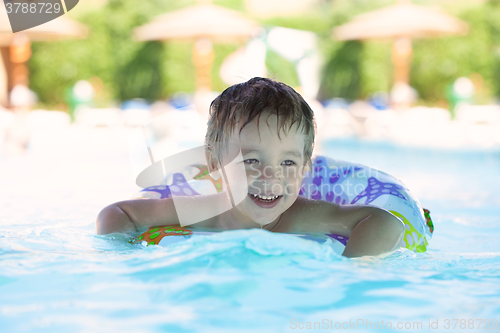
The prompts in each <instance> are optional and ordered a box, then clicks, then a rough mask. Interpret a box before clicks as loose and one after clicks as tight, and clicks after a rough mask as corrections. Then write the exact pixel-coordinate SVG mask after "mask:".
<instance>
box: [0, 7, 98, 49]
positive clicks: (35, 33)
mask: <svg viewBox="0 0 500 333" xmlns="http://www.w3.org/2000/svg"><path fill="white" fill-rule="evenodd" d="M4 16H5V17H4ZM20 34H22V35H25V36H27V37H28V38H29V39H30V40H32V41H51V40H60V39H67V38H85V37H87V34H88V30H87V28H86V27H85V26H84V25H83V24H81V23H78V22H76V21H74V20H72V19H70V18H67V17H66V16H60V17H58V18H56V19H54V20H52V21H49V22H47V23H44V24H40V25H38V26H36V27H33V28H30V29H27V30H24V31H22V32H18V33H15V34H14V33H12V29H11V27H10V23H9V20H8V17H7V13H6V12H4V11H1V10H0V46H9V45H10V44H11V42H12V40H13V38H14V37H15V36H17V35H20Z"/></svg>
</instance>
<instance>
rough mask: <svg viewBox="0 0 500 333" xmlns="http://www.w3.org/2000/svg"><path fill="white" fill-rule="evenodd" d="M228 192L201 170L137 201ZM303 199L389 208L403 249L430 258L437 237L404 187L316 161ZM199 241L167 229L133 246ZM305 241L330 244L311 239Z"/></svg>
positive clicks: (339, 241)
mask: <svg viewBox="0 0 500 333" xmlns="http://www.w3.org/2000/svg"><path fill="white" fill-rule="evenodd" d="M223 190H224V185H223V182H222V179H221V178H219V179H218V180H214V179H213V178H212V177H210V175H209V172H208V169H207V167H206V166H205V165H200V164H195V165H191V166H189V167H187V168H185V170H182V171H181V172H178V173H174V174H171V175H168V176H167V177H166V178H165V179H164V180H163V182H162V184H159V185H157V186H150V187H147V188H145V189H143V190H142V191H141V192H140V193H139V195H138V196H137V197H139V198H155V199H164V198H170V197H172V195H176V196H192V195H200V194H215V193H218V192H221V191H223ZM299 195H301V196H303V197H307V198H309V199H313V200H325V201H328V202H333V203H337V204H339V205H372V206H376V207H379V208H383V209H385V210H387V211H389V212H391V213H392V214H394V215H395V216H396V217H398V218H399V219H400V220H401V221H402V222H403V223H404V226H405V235H404V238H403V240H402V243H401V247H402V248H406V249H408V250H411V251H413V252H425V251H426V250H427V245H428V244H429V241H430V238H431V237H432V233H433V231H434V226H433V224H432V220H431V218H430V213H429V211H428V210H426V209H422V207H421V205H420V203H419V202H418V200H417V198H415V197H414V196H413V195H412V194H411V193H410V191H409V190H408V188H406V186H405V185H404V184H403V183H402V182H401V181H399V180H398V179H396V178H394V177H393V176H391V175H389V174H387V173H384V172H382V171H378V170H376V169H373V168H369V167H367V166H364V165H361V164H356V163H350V162H346V161H341V160H334V159H332V158H328V157H325V156H316V157H315V158H313V160H312V169H311V170H310V172H308V174H307V175H306V176H305V177H304V180H303V182H302V186H301V189H300V193H299ZM196 234H200V233H198V232H197V233H196ZM201 234H208V233H201ZM193 235H194V234H193V232H192V231H191V230H189V229H188V228H183V227H180V226H163V227H155V228H150V229H149V230H148V231H146V232H145V233H143V234H141V235H140V236H139V237H137V238H135V239H133V240H132V242H144V241H145V242H146V243H147V244H148V245H153V244H156V245H163V246H165V245H169V244H172V243H176V242H179V241H182V240H185V239H186V238H190V237H192V236H193ZM326 235H327V236H329V238H330V239H332V242H334V243H335V246H336V247H337V249H336V250H337V251H341V250H342V249H340V250H339V246H340V247H342V248H343V247H345V245H346V244H347V241H348V238H347V237H345V236H340V235H335V234H326ZM167 236H175V237H167ZM302 237H304V238H308V239H313V240H316V241H320V242H322V241H323V242H324V241H325V240H324V239H322V240H319V239H315V238H313V237H310V236H309V235H302Z"/></svg>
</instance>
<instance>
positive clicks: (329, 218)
mask: <svg viewBox="0 0 500 333" xmlns="http://www.w3.org/2000/svg"><path fill="white" fill-rule="evenodd" d="M381 212H382V214H383V212H384V211H383V210H381V209H378V208H376V207H373V206H359V205H342V206H341V205H337V204H335V203H331V202H327V201H324V200H311V199H307V198H304V197H298V198H297V200H296V201H295V202H294V204H293V205H292V206H291V207H290V208H289V209H288V210H287V211H286V212H285V213H284V216H283V220H284V222H285V221H286V222H285V223H283V226H282V228H286V229H287V230H286V231H285V230H279V231H280V232H290V233H301V234H307V233H309V234H314V233H319V234H324V233H326V232H333V233H336V234H339V235H343V236H347V237H349V235H350V234H351V231H352V229H354V227H355V226H356V225H357V224H358V223H359V222H360V221H361V220H363V219H365V218H366V217H368V216H369V215H371V214H374V213H377V214H378V213H381ZM387 214H389V213H387Z"/></svg>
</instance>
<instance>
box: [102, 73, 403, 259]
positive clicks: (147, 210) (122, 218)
mask: <svg viewBox="0 0 500 333" xmlns="http://www.w3.org/2000/svg"><path fill="white" fill-rule="evenodd" d="M314 135H315V123H314V116H313V112H312V110H311V109H310V107H309V106H308V105H307V103H306V102H305V101H304V99H303V98H302V97H301V96H300V95H299V94H298V93H297V92H295V91H294V90H293V89H292V88H290V87H289V86H287V85H285V84H283V83H280V82H276V81H273V80H269V79H264V78H253V79H251V80H249V81H247V82H245V83H242V84H237V85H234V86H232V87H229V88H228V89H226V90H225V91H224V92H223V93H222V94H221V95H219V96H218V97H217V98H216V99H215V100H214V101H213V102H212V104H211V106H210V118H209V121H208V129H207V134H206V140H205V141H206V153H207V157H208V161H209V162H208V166H209V168H210V169H211V170H216V169H217V168H218V167H217V166H218V165H223V164H224V163H226V162H227V161H228V160H231V158H229V157H228V156H227V155H228V151H229V150H231V151H234V149H233V148H234V147H237V150H238V151H239V152H240V153H241V156H242V162H241V163H242V164H243V166H244V170H245V173H246V179H237V181H239V184H240V185H243V189H244V192H245V193H244V195H243V197H242V200H240V201H239V202H236V203H233V207H232V208H231V209H229V210H227V211H225V212H223V213H221V214H218V215H217V216H214V217H212V218H208V219H205V220H203V221H201V222H198V223H195V224H192V225H190V226H189V229H191V230H193V231H206V230H211V231H214V230H220V231H222V230H233V229H251V228H259V227H260V228H262V229H266V230H268V231H272V232H282V233H296V234H311V235H312V236H315V237H323V238H326V237H327V236H325V234H327V233H334V234H338V235H341V236H345V237H348V238H349V241H348V243H347V245H346V247H345V250H344V252H343V255H344V256H346V257H359V256H365V255H380V254H386V253H390V252H393V251H394V250H396V249H398V248H399V245H400V244H401V240H402V237H403V235H404V226H403V223H402V222H401V221H400V220H399V219H397V218H396V217H395V216H394V215H392V214H391V213H389V212H387V211H385V210H382V209H379V208H376V207H371V206H339V205H337V204H333V203H329V202H326V201H318V200H309V199H307V198H304V197H299V196H298V194H299V190H300V186H301V183H302V179H303V176H304V173H305V171H306V169H307V168H309V167H310V164H311V155H312V150H313V146H314ZM231 147H232V148H231ZM230 148H231V149H230ZM242 178H243V177H242ZM239 187H240V188H241V186H239ZM223 196H227V194H226V193H218V194H213V195H209V196H195V197H190V198H186V199H185V200H186V203H187V204H189V205H191V207H192V209H193V210H196V209H199V207H210V203H214V202H217V200H223ZM240 198H241V195H240ZM161 225H179V217H178V215H177V213H176V210H175V206H174V202H173V199H172V198H168V199H151V200H129V201H122V202H118V203H115V204H112V205H110V206H108V207H106V208H104V209H103V210H102V211H101V212H100V213H99V216H98V218H97V222H96V227H97V232H98V233H99V234H106V233H111V232H129V231H138V230H139V229H145V228H149V227H153V226H161Z"/></svg>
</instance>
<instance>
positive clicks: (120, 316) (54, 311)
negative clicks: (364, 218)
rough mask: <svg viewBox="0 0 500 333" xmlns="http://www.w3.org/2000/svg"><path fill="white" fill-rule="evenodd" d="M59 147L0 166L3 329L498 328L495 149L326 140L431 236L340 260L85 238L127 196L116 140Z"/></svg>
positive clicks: (314, 247)
mask: <svg viewBox="0 0 500 333" xmlns="http://www.w3.org/2000/svg"><path fill="white" fill-rule="evenodd" d="M52 134H54V133H52ZM56 134H57V135H55V138H52V139H50V138H49V137H48V136H43V135H40V137H39V141H38V142H39V143H38V145H33V146H32V149H31V151H30V152H29V153H28V154H27V155H25V156H21V157H9V158H7V157H0V171H1V175H0V196H1V197H0V199H1V200H0V327H1V328H2V329H1V330H2V332H23V331H26V332H51V333H52V332H118V331H121V332H235V331H238V332H256V331H259V332H297V331H307V332H311V331H318V332H323V331H325V332H327V331H347V330H358V331H380V329H381V328H386V329H387V330H388V331H394V332H442V331H449V332H460V331H464V332H465V331H467V332H477V331H483V328H486V327H488V326H487V325H489V329H488V330H486V329H485V330H484V331H494V330H493V327H494V326H493V323H494V322H493V320H497V323H498V320H500V246H499V241H498V238H499V237H500V196H499V195H498V189H499V188H500V176H499V171H500V153H499V152H494V151H488V152H486V151H454V152H447V151H438V150H425V149H416V148H403V147H397V146H394V145H389V144H383V143H360V142H357V141H354V140H344V141H343V140H338V141H332V142H327V143H325V144H324V145H323V147H322V148H323V150H324V151H323V153H324V154H325V155H329V156H334V157H337V158H341V159H347V160H353V161H356V162H359V163H363V164H366V165H369V166H372V167H375V168H379V169H382V170H384V171H386V172H389V173H391V174H393V175H394V176H396V177H398V178H400V179H401V180H403V182H405V183H406V185H407V186H408V187H409V188H410V189H411V190H412V191H413V192H414V193H415V194H416V196H417V197H418V198H419V199H420V201H421V203H422V205H423V206H424V207H426V208H429V209H430V210H431V212H432V217H433V220H434V224H435V227H436V230H435V233H434V237H433V239H432V241H431V242H430V246H429V248H428V252H426V253H424V254H414V253H411V252H404V253H399V254H393V255H391V256H390V257H388V258H385V259H374V258H365V259H356V260H348V259H345V258H341V257H339V256H337V255H335V254H334V253H333V252H332V250H331V249H330V248H328V247H327V246H323V245H320V244H316V243H312V242H309V241H305V240H299V239H295V238H293V237H290V236H286V235H276V234H271V233H269V232H266V231H262V230H252V231H232V232H226V233H221V234H218V235H215V236H210V237H203V236H202V237H198V238H193V239H192V240H190V241H188V242H186V243H184V244H179V245H177V246H173V247H171V248H163V247H156V246H151V247H147V248H144V247H142V246H139V245H131V244H128V243H127V242H126V238H125V237H124V236H121V235H116V234H115V235H107V236H98V235H96V234H95V217H96V214H97V212H98V211H99V210H100V209H102V208H103V207H104V206H105V205H107V204H109V203H111V202H115V201H119V200H123V199H127V198H128V197H130V196H132V195H133V194H134V193H135V192H136V191H137V188H136V187H135V185H134V183H133V177H132V175H131V172H130V171H129V162H128V155H127V143H126V142H127V135H128V131H127V130H126V129H114V130H109V129H82V128H76V127H74V128H70V129H67V130H64V131H61V132H60V133H56ZM56 138H59V139H56ZM61 138H64V139H63V140H61ZM82 138H85V140H82ZM51 140H52V141H51ZM453 319H458V321H454V320H453ZM447 320H449V321H447ZM460 320H462V321H460ZM463 320H465V321H463ZM470 320H472V321H470ZM481 320H482V321H481ZM487 320H489V324H488V322H487ZM382 321H383V323H382ZM388 323H390V326H391V329H388V327H389V326H388ZM464 323H465V324H464ZM308 325H309V326H308ZM464 325H465V326H466V327H465V328H463V327H464ZM454 326H455V328H454V329H453V327H454ZM478 326H479V329H478ZM308 327H311V329H307V328H308ZM398 327H399V328H398ZM436 327H437V329H436ZM461 327H462V328H461ZM497 327H498V326H497ZM301 328H303V329H301ZM497 330H498V328H497Z"/></svg>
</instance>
